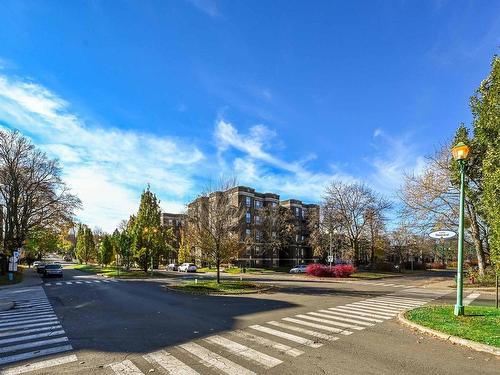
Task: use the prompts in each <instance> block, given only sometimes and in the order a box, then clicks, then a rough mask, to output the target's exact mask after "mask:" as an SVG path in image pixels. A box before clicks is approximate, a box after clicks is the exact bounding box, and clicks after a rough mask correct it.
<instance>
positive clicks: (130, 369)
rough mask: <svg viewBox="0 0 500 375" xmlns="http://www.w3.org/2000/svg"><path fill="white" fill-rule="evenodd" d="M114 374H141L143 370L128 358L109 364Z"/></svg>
mask: <svg viewBox="0 0 500 375" xmlns="http://www.w3.org/2000/svg"><path fill="white" fill-rule="evenodd" d="M109 367H111V370H113V372H114V373H115V374H126V375H143V372H142V371H141V370H139V369H138V368H137V366H136V365H134V364H133V363H132V361H131V360H130V359H126V360H124V361H122V362H117V363H112V364H111V365H109Z"/></svg>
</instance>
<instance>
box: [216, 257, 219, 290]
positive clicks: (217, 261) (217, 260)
mask: <svg viewBox="0 0 500 375" xmlns="http://www.w3.org/2000/svg"><path fill="white" fill-rule="evenodd" d="M216 263H217V284H220V260H219V257H217V259H216Z"/></svg>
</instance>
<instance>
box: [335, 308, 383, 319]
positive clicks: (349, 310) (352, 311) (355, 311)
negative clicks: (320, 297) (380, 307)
mask: <svg viewBox="0 0 500 375" xmlns="http://www.w3.org/2000/svg"><path fill="white" fill-rule="evenodd" d="M328 310H333V311H340V312H343V313H349V314H351V316H355V315H361V316H369V317H372V318H379V319H391V318H392V316H386V315H379V314H375V313H371V312H365V311H364V310H361V311H360V310H358V309H353V308H350V307H346V306H340V307H329V308H328Z"/></svg>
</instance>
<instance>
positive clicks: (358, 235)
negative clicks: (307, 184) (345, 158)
mask: <svg viewBox="0 0 500 375" xmlns="http://www.w3.org/2000/svg"><path fill="white" fill-rule="evenodd" d="M323 199H324V202H323V209H324V216H325V220H327V221H328V222H329V223H332V224H331V225H333V223H337V227H338V228H339V229H338V231H339V232H340V233H342V234H343V235H344V236H345V237H346V238H347V239H348V240H349V244H350V247H351V250H352V252H353V261H354V264H356V265H357V264H358V263H359V255H360V244H361V239H362V236H363V235H364V233H365V231H366V228H367V226H368V217H369V215H368V216H367V213H369V212H376V213H378V214H380V216H381V217H383V213H384V212H385V211H387V210H388V209H390V208H391V203H390V202H389V201H387V200H386V199H385V198H383V197H382V196H379V195H378V194H376V193H375V192H374V191H373V190H371V189H370V188H369V187H367V186H366V185H364V184H360V183H345V182H342V181H338V180H334V181H332V182H331V184H330V185H329V186H328V187H327V189H326V192H325V196H324V198H323Z"/></svg>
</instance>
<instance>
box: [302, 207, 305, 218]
mask: <svg viewBox="0 0 500 375" xmlns="http://www.w3.org/2000/svg"><path fill="white" fill-rule="evenodd" d="M305 218H306V209H305V208H303V209H302V219H305Z"/></svg>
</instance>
